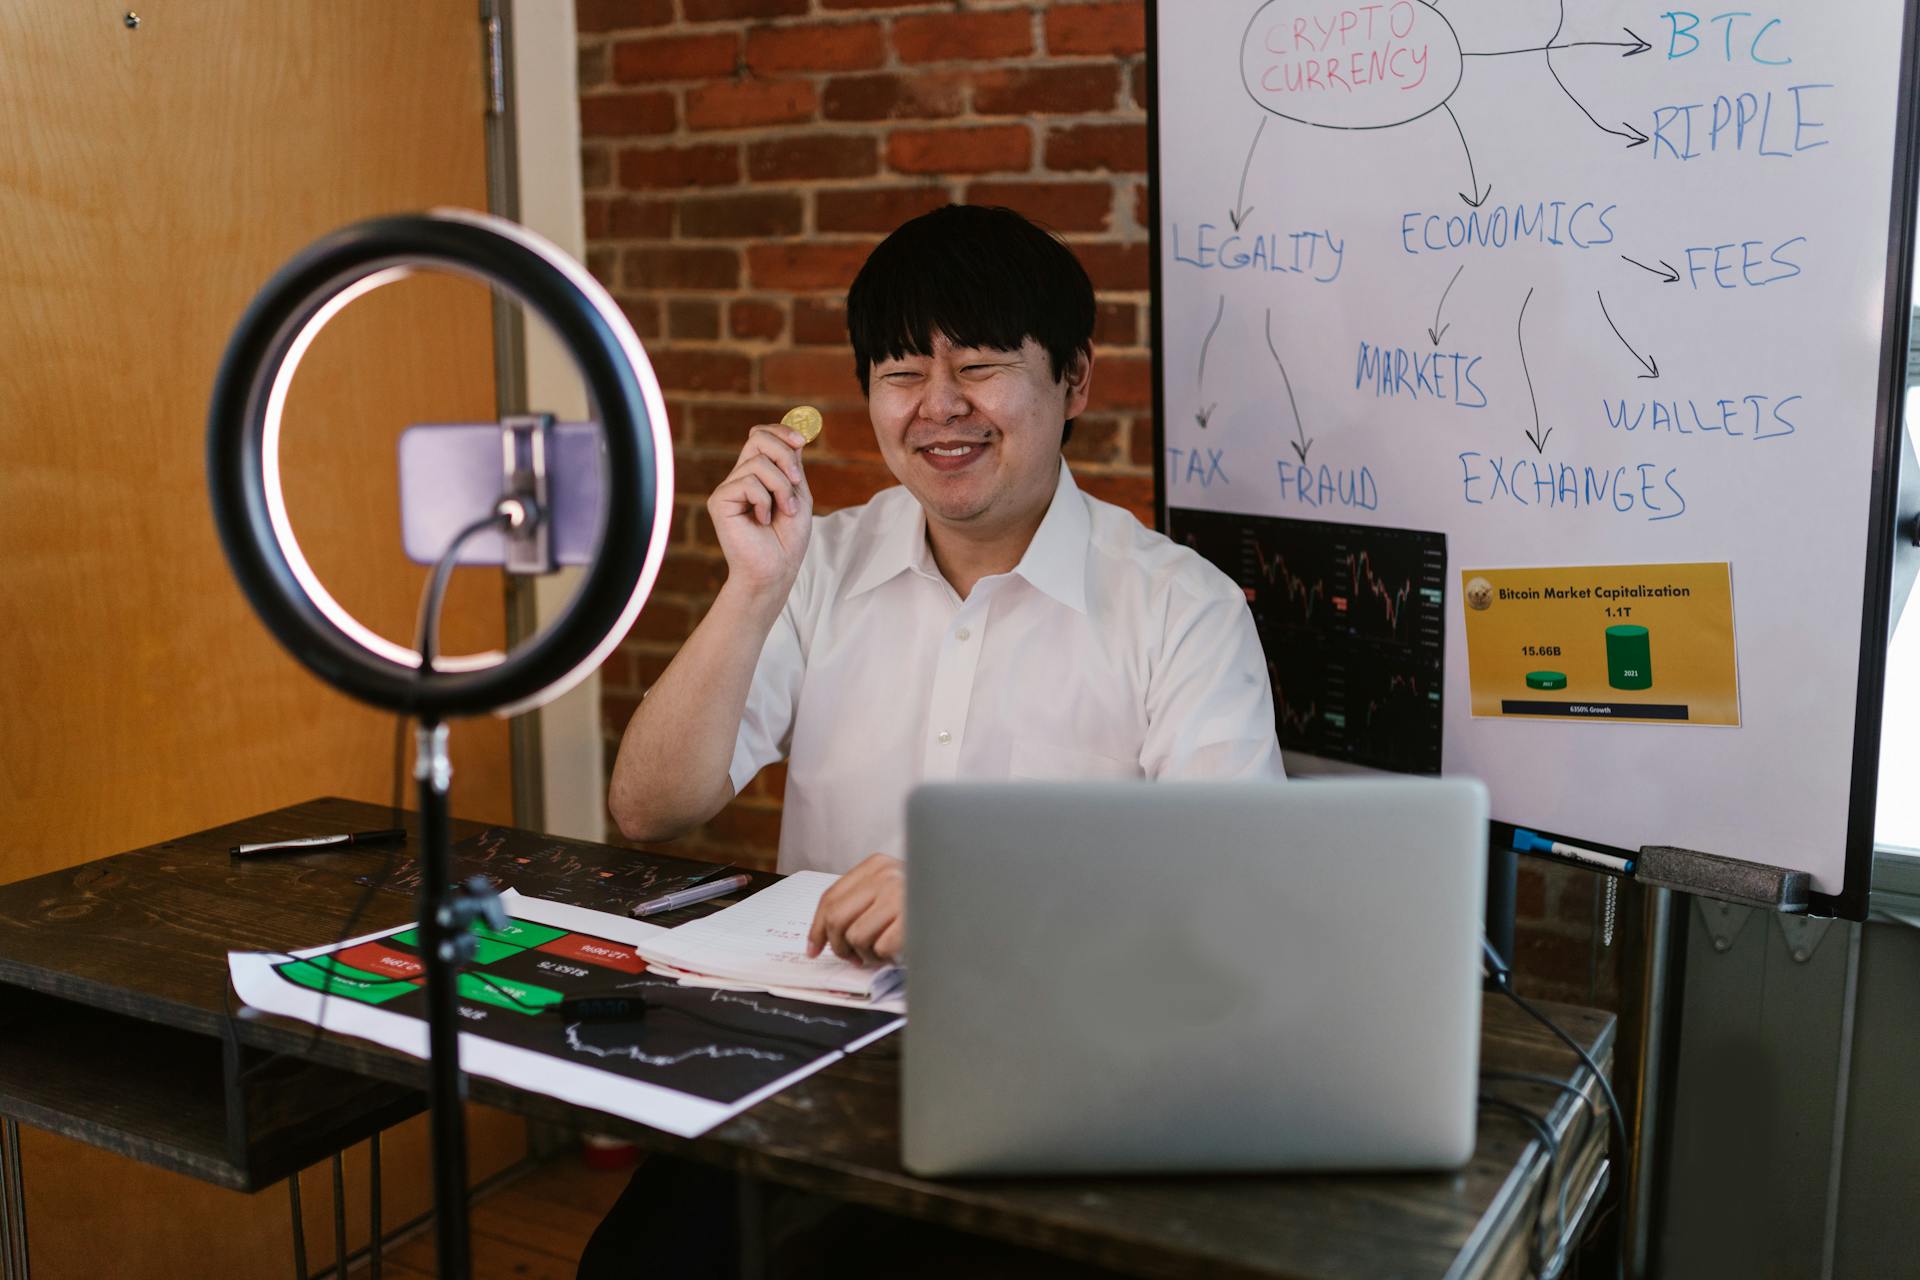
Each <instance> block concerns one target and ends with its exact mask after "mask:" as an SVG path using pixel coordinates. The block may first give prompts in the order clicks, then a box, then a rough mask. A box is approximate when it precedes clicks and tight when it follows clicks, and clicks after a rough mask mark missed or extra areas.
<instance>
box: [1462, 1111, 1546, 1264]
mask: <svg viewBox="0 0 1920 1280" xmlns="http://www.w3.org/2000/svg"><path fill="white" fill-rule="evenodd" d="M1480 1105H1481V1106H1483V1107H1493V1108H1495V1109H1497V1110H1500V1111H1505V1112H1506V1113H1508V1114H1509V1115H1512V1116H1514V1117H1516V1118H1518V1119H1519V1120H1521V1121H1523V1122H1524V1123H1525V1124H1526V1126H1527V1127H1528V1128H1529V1129H1532V1130H1533V1132H1534V1135H1535V1136H1536V1137H1537V1138H1539V1140H1540V1145H1541V1146H1543V1147H1545V1148H1546V1153H1547V1175H1546V1177H1544V1178H1542V1179H1541V1180H1540V1208H1539V1211H1538V1212H1537V1213H1535V1214H1534V1223H1533V1240H1532V1242H1531V1243H1530V1244H1529V1245H1528V1247H1527V1265H1528V1266H1530V1267H1531V1268H1532V1269H1533V1274H1534V1275H1536V1276H1538V1277H1540V1278H1541V1280H1549V1278H1550V1277H1552V1276H1556V1275H1558V1274H1559V1273H1560V1269H1561V1268H1562V1267H1563V1266H1565V1265H1566V1257H1565V1255H1564V1251H1563V1250H1562V1249H1561V1248H1560V1241H1561V1240H1562V1239H1563V1238H1564V1237H1565V1236H1566V1234H1567V1191H1566V1186H1565V1180H1564V1179H1562V1185H1561V1188H1560V1205H1559V1210H1558V1222H1557V1223H1556V1224H1555V1226H1554V1228H1553V1241H1554V1245H1553V1251H1552V1253H1550V1254H1548V1255H1546V1256H1544V1257H1543V1256H1542V1255H1541V1248H1540V1234H1541V1219H1543V1218H1545V1217H1546V1215H1547V1194H1548V1192H1547V1189H1548V1188H1549V1187H1550V1186H1551V1185H1552V1184H1553V1180H1554V1178H1553V1168H1554V1165H1556V1164H1558V1163H1559V1160H1560V1142H1559V1139H1557V1138H1555V1137H1554V1136H1553V1130H1552V1129H1550V1128H1548V1127H1547V1124H1546V1122H1545V1121H1544V1120H1542V1119H1541V1118H1540V1117H1539V1116H1537V1115H1535V1114H1534V1113H1533V1112H1531V1111H1529V1110H1527V1109H1526V1108H1525V1107H1523V1106H1521V1105H1520V1104H1519V1103H1517V1102H1509V1101H1508V1100H1507V1099H1505V1098H1497V1097H1494V1096H1493V1095H1492V1094H1487V1093H1483V1094H1481V1095H1480Z"/></svg>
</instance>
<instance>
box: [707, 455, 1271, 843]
mask: <svg viewBox="0 0 1920 1280" xmlns="http://www.w3.org/2000/svg"><path fill="white" fill-rule="evenodd" d="M926 527H927V526H926V515H925V513H924V512H923V511H922V510H921V507H920V504H919V503H918V502H917V501H916V500H915V499H914V497H913V495H912V494H910V493H909V492H907V490H905V489H904V488H893V489H888V490H885V491H884V492H882V493H880V494H877V495H876V496H875V497H874V499H873V500H872V501H871V502H869V503H867V504H866V505H865V506H860V507H852V508H848V509H846V510H843V511H837V512H835V513H834V514H832V515H829V516H821V517H819V518H818V519H816V520H815V521H814V522H813V532H812V537H811V540H810V541H809V543H808V545H807V554H806V558H805V560H804V561H803V562H802V563H801V567H800V573H799V576H798V577H797V578H796V579H795V581H794V585H793V592H792V594H791V595H790V596H789V597H788V599H787V605H786V608H785V609H784V610H783V611H782V613H781V614H780V618H779V620H778V621H777V622H776V623H775V624H774V627H773V630H772V632H771V633H769V634H768V636H767V643H766V646H765V648H764V649H763V650H762V651H761V654H760V665H759V667H758V668H757V669H756V670H755V672H754V676H753V687H752V689H751V690H750V692H749V693H748V695H747V707H746V713H745V715H744V716H743V717H742V718H741V721H740V734H739V737H738V739H737V740H736V741H735V744H734V750H733V763H732V768H731V770H730V773H731V777H732V781H733V786H734V790H735V791H738V790H739V789H740V788H742V787H744V786H745V785H746V784H747V783H748V782H749V781H751V780H752V778H753V776H754V774H756V773H758V772H759V771H760V770H761V769H762V768H764V767H766V766H767V765H769V764H772V763H773V762H775V761H777V760H781V759H786V760H788V761H789V763H788V766H787V788H786V799H785V803H784V811H783V814H782V818H781V826H780V870H781V871H782V872H792V871H799V870H802V869H805V868H817V869H819V870H823V871H836V872H837V871H845V870H847V869H848V868H850V867H852V866H853V865H854V864H855V863H857V862H859V861H860V860H861V859H862V858H864V857H866V856H867V855H868V854H870V853H891V854H894V855H896V856H904V854H905V853H906V848H905V844H906V840H905V835H906V832H905V824H906V799H907V793H908V792H909V791H910V790H912V788H913V787H914V786H915V784H917V783H920V782H930V781H937V780H941V779H952V778H966V779H971V780H983V781H990V780H1006V779H1014V778H1052V779H1067V778H1078V779H1096V778H1155V779H1164V778H1214V779H1219V778H1265V779H1274V778H1280V777H1282V776H1284V775H1283V771H1282V767H1281V763H1280V745H1279V742H1278V741H1277V740H1276V738H1275V736H1274V723H1273V694H1272V690H1271V687H1270V686H1269V684H1268V679H1267V666H1266V660H1265V657H1264V655H1263V654H1262V651H1261V648H1260V639H1259V636H1258V635H1257V634H1256V633H1255V631H1254V626H1253V618H1252V615H1251V614H1249V613H1248V611H1247V602H1246V595H1245V593H1244V592H1243V591H1242V590H1241V589H1240V588H1239V587H1238V586H1237V585H1235V584H1234V582H1233V581H1232V579H1230V578H1228V577H1227V576H1226V575H1225V574H1224V573H1221V572H1220V571H1219V570H1218V569H1216V568H1214V567H1213V565H1211V564H1209V563H1208V562H1207V561H1206V560H1204V559H1202V558H1201V557H1200V556H1199V555H1197V554H1195V553H1194V552H1193V551H1192V550H1190V549H1188V548H1186V547H1182V546H1180V545H1178V544H1176V543H1174V542H1171V541H1169V540H1168V539H1167V538H1165V537H1163V536H1161V535H1160V534H1158V533H1155V532H1154V531H1152V530H1151V529H1147V528H1145V527H1144V526H1142V525H1141V524H1140V522H1139V521H1138V520H1136V519H1134V518H1133V516H1132V514H1131V513H1129V512H1127V511H1126V510H1124V509H1123V508H1120V507H1116V506H1113V505H1112V504H1110V503H1106V502H1101V501H1099V500H1098V499H1096V498H1091V497H1089V496H1087V495H1086V494H1084V493H1082V492H1081V491H1080V489H1079V487H1078V486H1077V485H1075V484H1074V482H1073V477H1072V475H1071V474H1070V473H1069V472H1068V470H1067V467H1066V464H1065V463H1062V464H1061V467H1060V480H1059V484H1058V486H1057V487H1056V488H1055V490H1054V495H1053V502H1052V504H1051V505H1050V506H1049V507H1048V508H1047V514H1046V517H1045V518H1044V519H1043V520H1042V521H1041V522H1040V528H1039V530H1038V531H1037V532H1036V533H1035V534H1034V537H1033V541H1032V543H1030V544H1029V545H1028V547H1027V551H1026V554H1025V555H1024V556H1022V557H1021V560H1020V563H1019V564H1018V565H1016V566H1015V567H1014V569H1013V571H1012V572H1010V573H1002V574H996V575H994V576H992V577H987V578H982V579H980V581H979V582H978V583H976V584H975V585H974V588H973V591H972V592H971V593H970V594H969V595H968V596H967V598H966V599H965V600H962V599H961V598H960V597H959V595H958V594H957V593H956V592H955V591H954V589H953V587H952V586H951V585H950V584H949V583H948V582H947V580H946V579H945V578H944V577H942V576H941V574H940V570H939V569H938V568H937V567H936V566H935V564H934V560H933V552H932V550H931V549H930V548H929V547H928V545H927V536H926Z"/></svg>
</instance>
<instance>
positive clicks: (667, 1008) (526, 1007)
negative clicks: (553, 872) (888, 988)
mask: <svg viewBox="0 0 1920 1280" xmlns="http://www.w3.org/2000/svg"><path fill="white" fill-rule="evenodd" d="M467 972H468V974H469V975H470V976H471V977H475V978H478V979H479V980H480V981H482V982H484V983H486V984H487V985H488V986H489V987H492V988H493V990H494V991H495V992H496V993H497V994H499V995H500V996H502V997H504V998H505V999H506V1000H508V1001H510V1002H512V1004H513V1006H514V1007H515V1008H517V1009H520V1010H523V1011H524V1012H527V1013H538V1014H552V1013H557V1012H558V1007H557V1006H555V1005H550V1004H528V1003H527V1002H526V1001H525V1000H522V999H520V998H519V997H518V996H516V995H514V994H513V992H511V991H508V990H507V989H506V988H505V987H502V986H501V985H500V984H499V983H497V982H495V981H494V980H493V979H492V978H491V977H489V976H487V975H486V974H484V973H481V972H480V971H479V970H477V969H469V970H468V971H467ZM661 985H663V986H665V985H667V984H664V983H663V984H661ZM675 989H676V990H677V989H678V988H675ZM621 998H622V999H625V1000H638V1001H639V1002H640V1004H641V1007H642V1008H643V1009H644V1010H645V1011H646V1012H648V1013H657V1012H661V1011H664V1012H667V1013H677V1014H679V1015H680V1016H681V1017H683V1018H692V1019H693V1020H694V1021H695V1022H704V1023H706V1024H707V1025H708V1026H710V1027H717V1028H719V1029H720V1030H722V1031H726V1032H729V1033H731V1034H733V1035H738V1036H752V1037H755V1038H757V1039H761V1040H780V1041H784V1042H785V1043H787V1044H798V1045H804V1046H806V1047H807V1048H809V1049H813V1050H815V1051H817V1052H820V1053H834V1052H837V1051H838V1050H839V1046H838V1045H832V1044H822V1043H821V1042H820V1041H818V1040H810V1039H808V1038H807V1037H806V1036H792V1035H786V1034H783V1033H781V1032H778V1031H757V1030H754V1029H753V1028H751V1027H741V1026H737V1025H735V1024H733V1023H731V1022H722V1021H721V1020H720V1019H718V1018H710V1017H708V1016H707V1015H706V1014H704V1013H701V1012H699V1011H698V1010H696V1009H689V1008H687V1007H686V1006H685V1005H679V1004H673V1003H670V1002H668V1001H665V1000H648V999H647V998H646V997H644V996H622V997H621Z"/></svg>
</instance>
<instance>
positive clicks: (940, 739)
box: [934, 729, 953, 747]
mask: <svg viewBox="0 0 1920 1280" xmlns="http://www.w3.org/2000/svg"><path fill="white" fill-rule="evenodd" d="M934 741H935V742H937V743H939V744H940V745H941V746H943V747H944V746H946V745H947V744H948V743H949V742H952V741H953V735H952V734H950V733H948V732H947V731H946V730H945V729H942V730H941V731H940V732H939V733H938V734H936V735H935V736H934Z"/></svg>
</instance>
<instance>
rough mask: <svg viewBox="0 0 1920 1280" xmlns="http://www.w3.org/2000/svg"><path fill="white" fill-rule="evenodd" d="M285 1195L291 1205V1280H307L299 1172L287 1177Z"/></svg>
mask: <svg viewBox="0 0 1920 1280" xmlns="http://www.w3.org/2000/svg"><path fill="white" fill-rule="evenodd" d="M287 1194H288V1196H289V1197H290V1198H291V1200H292V1203H293V1280H307V1224H306V1220H305V1219H304V1218H303V1217H301V1215H300V1171H299V1170H298V1169H295V1170H294V1171H293V1172H292V1173H291V1174H289V1175H288V1176H287Z"/></svg>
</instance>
